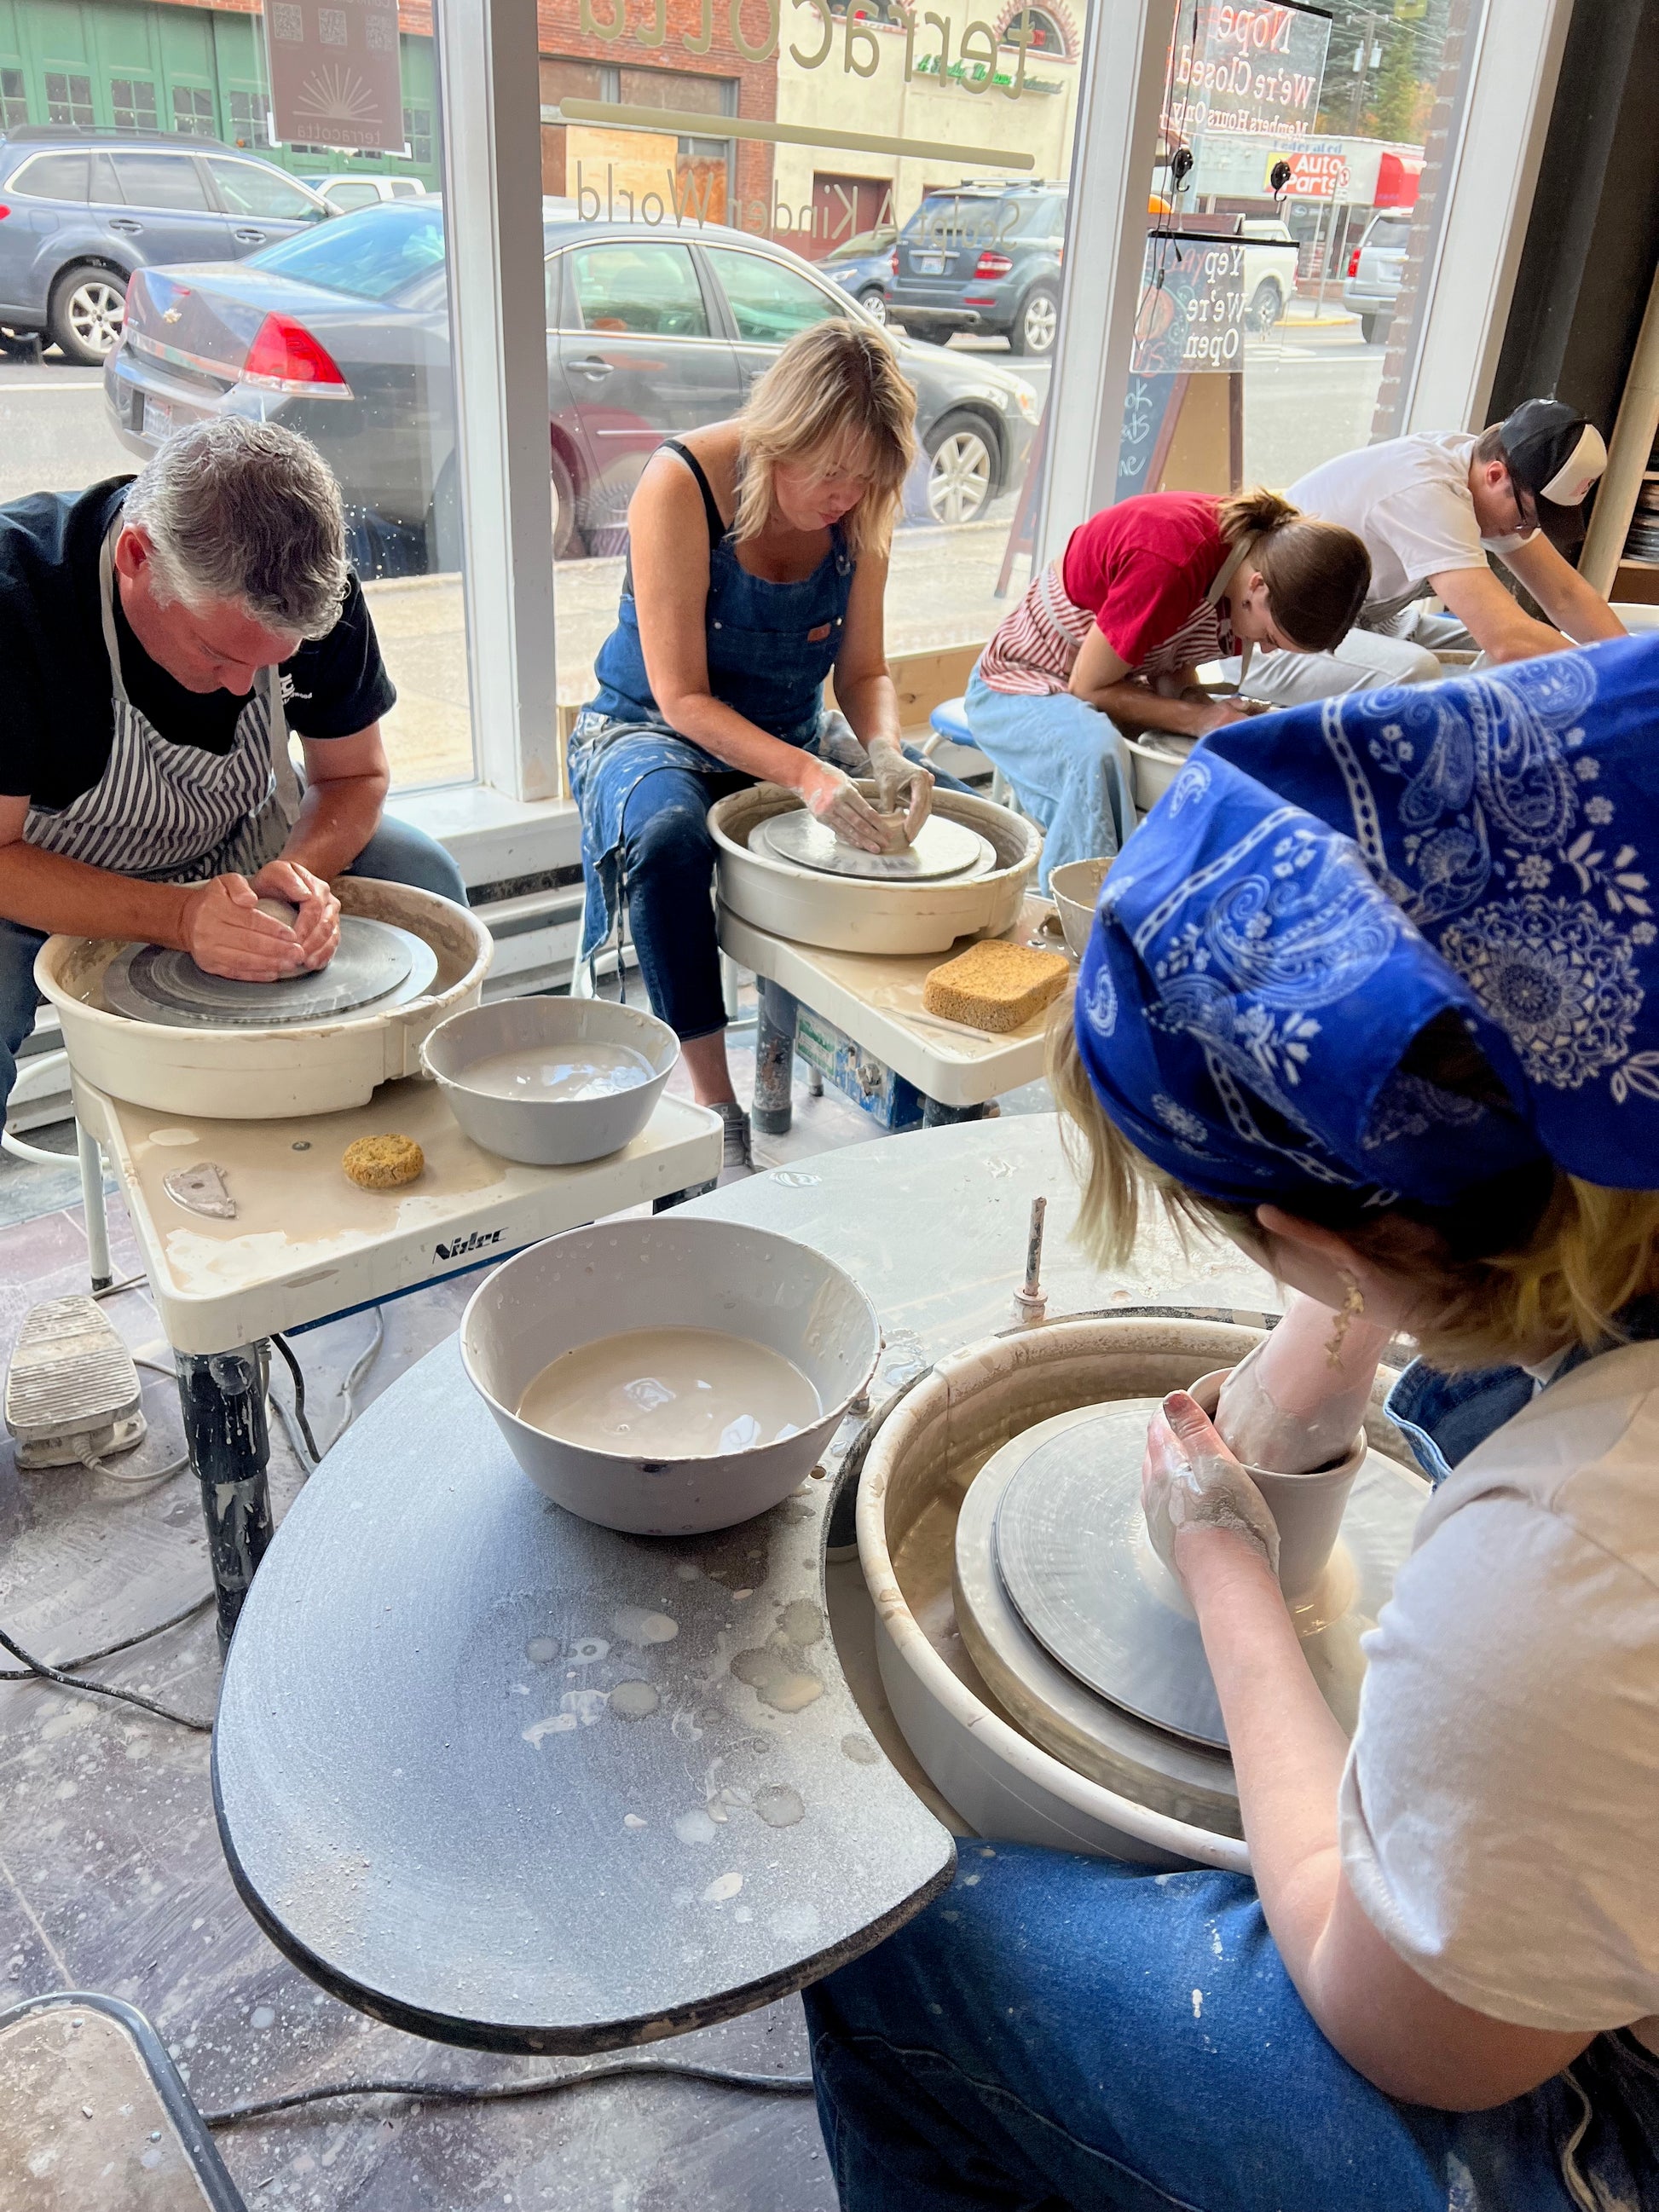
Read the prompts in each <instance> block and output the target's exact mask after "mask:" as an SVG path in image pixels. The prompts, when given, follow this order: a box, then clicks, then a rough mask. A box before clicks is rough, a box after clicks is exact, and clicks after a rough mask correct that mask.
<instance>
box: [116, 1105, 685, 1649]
mask: <svg viewBox="0 0 1659 2212" xmlns="http://www.w3.org/2000/svg"><path fill="white" fill-rule="evenodd" d="M74 1097H75V1114H76V1122H77V1124H78V1127H79V1131H80V1144H81V1159H82V1190H83V1192H84V1193H85V1195H86V1201H87V1222H88V1247H89V1249H90V1250H91V1253H92V1255H93V1273H94V1282H96V1279H97V1278H98V1276H99V1275H100V1274H102V1275H103V1276H104V1277H105V1278H106V1279H107V1276H108V1272H109V1260H108V1249H109V1248H108V1240H107V1237H106V1233H105V1225H104V1218H103V1190H104V1185H103V1174H102V1170H101V1168H100V1166H99V1164H98V1152H99V1150H100V1148H101V1150H102V1152H103V1153H104V1155H105V1157H106V1158H107V1159H108V1161H109V1164H110V1166H111V1169H112V1171H113V1173H114V1176H115V1180H116V1182H117V1184H118V1187H119V1188H120V1192H121V1195H122V1197H123V1199H124V1200H125V1202H126V1207H127V1212H128V1215H129V1217H130V1218H131V1223H132V1230H133V1234H134V1236H135V1237H136V1238H137V1243H138V1248H139V1250H140V1252H141V1254H142V1255H143V1266H144V1269H145V1272H146V1273H147V1275H148V1276H149V1290H150V1295H151V1297H152V1298H153V1300H154V1303H155V1310H156V1314H157V1316H158V1317H159V1319H160V1321H161V1328H162V1330H163V1332H164V1333H165V1334H166V1336H167V1342H168V1343H169V1344H170V1345H171V1346H172V1347H173V1355H174V1358H175V1361H176V1364H177V1366H178V1370H179V1402H180V1405H181V1407H182V1409H183V1413H184V1422H185V1443H186V1444H187V1446H188V1448H189V1451H190V1455H191V1465H192V1467H193V1468H194V1469H195V1471H196V1474H197V1476H198V1477H199V1478H200V1481H201V1486H202V1507H203V1511H204V1515H205V1516H206V1520H207V1528H208V1549H209V1555H210V1559H211V1562H212V1567H213V1579H214V1588H215V1591H216V1596H217V1600H218V1609H219V1637H220V1642H221V1644H228V1641H229V1638H230V1633H231V1631H232V1630H233V1629H234V1626H235V1625H236V1619H237V1615H238V1613H239V1612H240V1607H241V1604H242V1601H243V1599H244V1597H245V1596H246V1592H247V1589H248V1585H249V1583H250V1582H251V1581H252V1576H253V1571H254V1569H255V1568H256V1567H257V1566H258V1564H259V1561H260V1559H261V1558H262V1557H263V1555H264V1550H265V1547H266V1546H267V1545H268V1544H269V1542H270V1488H269V1483H268V1480H267V1476H266V1468H267V1464H268V1462H269V1458H270V1439H269V1436H268V1434H267V1431H266V1422H265V1393H264V1369H265V1364H266V1351H265V1347H266V1345H267V1344H268V1340H269V1339H270V1337H271V1336H272V1335H273V1334H276V1332H278V1331H283V1332H295V1331H299V1330H303V1329H307V1328H316V1327H318V1326H319V1324H320V1323H322V1322H325V1321H331V1320H334V1319H336V1318H337V1317H338V1316H340V1315H342V1314H346V1313H352V1312H355V1311H356V1310H358V1309H359V1308H360V1307H362V1306H368V1305H377V1304H383V1303H384V1302H385V1301H386V1300H387V1299H389V1298H393V1297H402V1296H404V1294H405V1293H406V1292H408V1291H415V1290H419V1289H421V1288H422V1287H423V1286H424V1285H427V1284H428V1283H433V1282H438V1281H441V1280H442V1279H444V1278H445V1277H446V1276H449V1275H457V1274H465V1273H466V1272H467V1271H468V1270H469V1269H471V1268H474V1267H481V1266H487V1265H489V1263H490V1262H491V1261H495V1260H499V1259H503V1258H505V1257H506V1255H507V1253H509V1252H512V1251H516V1250H517V1249H519V1248H520V1246H521V1245H525V1244H529V1243H534V1242H535V1241H536V1240H537V1239H538V1237H550V1236H552V1235H554V1234H555V1233H556V1231H559V1230H562V1229H574V1228H577V1227H579V1226H580V1225H581V1224H582V1223H584V1222H587V1221H594V1220H597V1219H599V1217H600V1216H602V1215H604V1214H607V1213H615V1212H619V1211H620V1210H621V1209H622V1208H623V1207H624V1206H637V1205H639V1204H641V1203H642V1202H643V1201H644V1200H647V1199H652V1198H656V1197H659V1196H660V1195H662V1194H665V1193H667V1192H669V1191H675V1190H684V1189H685V1188H687V1187H688V1186H689V1185H690V1184H693V1183H696V1182H704V1181H706V1180H708V1178H709V1177H711V1176H714V1175H717V1174H718V1173H719V1171H720V1144H721V1135H720V1117H719V1116H718V1115H715V1114H714V1113H712V1112H710V1111H709V1110H708V1109H707V1108H706V1107H702V1106H693V1105H691V1104H690V1103H688V1102H686V1101H684V1100H682V1099H678V1098H666V1097H665V1098H662V1099H660V1100H659V1102H658V1104H657V1108H656V1110H655V1112H654V1113H653V1115H652V1117H651V1120H650V1121H649V1122H648V1124H647V1127H646V1128H645V1129H644V1130H643V1131H642V1133H641V1134H640V1135H639V1136H638V1137H637V1138H635V1140H634V1142H633V1143H632V1144H631V1145H629V1146H626V1147H625V1148H624V1149H623V1151H622V1152H615V1153H612V1154H611V1157H610V1158H608V1159H602V1160H592V1161H589V1162H588V1163H587V1164H586V1165H584V1166H581V1167H574V1168H534V1167H524V1166H520V1165H519V1164H515V1163H514V1162H513V1161H511V1160H503V1159H499V1158H496V1157H495V1154H494V1153H492V1152H485V1151H484V1150H483V1147H482V1146H478V1145H475V1144H474V1143H473V1142H472V1140H471V1138H469V1137H467V1136H465V1134H464V1133H462V1131H461V1128H460V1126H459V1123H458V1122H457V1121H456V1120H455V1117H454V1115H453V1114H452V1113H451V1112H450V1110H449V1109H448V1107H447V1105H446V1104H445V1103H444V1100H443V1097H442V1096H441V1092H440V1091H439V1089H438V1086H437V1085H436V1084H435V1083H428V1082H425V1081H423V1080H422V1079H419V1078H416V1079H411V1080H410V1081H407V1082H400V1083H388V1084H384V1085H381V1087H380V1089H379V1090H378V1091H376V1092H375V1093H374V1097H373V1098H372V1099H371V1100H370V1101H369V1103H368V1105H367V1106H356V1107H352V1108H350V1109H348V1110H346V1111H344V1112H342V1113H337V1114H320V1115H307V1116H305V1117H302V1118H299V1119H295V1120H290V1121H211V1120H209V1119H207V1118H206V1117H205V1116H202V1115H192V1116H191V1119H190V1121H188V1122H185V1121H182V1120H181V1118H180V1117H179V1115H170V1114H164V1113H160V1112H157V1111H156V1110H155V1109H154V1108H153V1107H149V1106H134V1105H131V1104H129V1103H126V1102H125V1101H124V1100H121V1099H118V1098H112V1097H108V1096H107V1095H106V1093H105V1092H103V1091H98V1090H95V1089H94V1087H93V1086H92V1085H90V1084H88V1083H85V1082H82V1080H81V1079H79V1078H76V1080H75V1084H74ZM394 1129H395V1130H398V1131H400V1132H402V1133H404V1135H406V1136H410V1137H413V1138H414V1139H416V1142H417V1143H418V1144H419V1145H420V1146H421V1147H422V1151H423V1152H424V1153H425V1154H426V1160H427V1165H426V1169H425V1170H424V1172H423V1173H422V1176H420V1178H419V1180H418V1181H416V1182H414V1183H411V1184H410V1185H408V1186H407V1187H405V1188H403V1189H401V1190H390V1191H380V1190H359V1189H357V1188H356V1187H355V1186H354V1185H352V1184H351V1183H349V1182H348V1181H347V1180H346V1177H345V1175H344V1173H343V1170H342V1169H341V1166H340V1158H341V1155H342V1153H343V1152H344V1151H345V1148H346V1146H348V1145H349V1144H350V1143H351V1142H352V1141H353V1140H354V1139H356V1138H358V1137H363V1136H370V1135H373V1134H374V1133H377V1132H381V1131H386V1130H394ZM203 1161H211V1162H212V1163H213V1164H215V1165H216V1166H217V1167H218V1168H219V1169H220V1170H222V1176H223V1179H224V1183H225V1187H226V1188H227V1190H228V1193H229V1194H230V1196H231V1197H232V1199H233V1200H234V1204H235V1208H236V1211H235V1215H234V1218H232V1219H215V1218H210V1217H208V1216H204V1215H203V1214H201V1213H199V1212H192V1211H191V1210H190V1209H189V1208H187V1207H186V1206H183V1205H181V1204H180V1203H179V1200H177V1199H176V1198H174V1197H173V1196H172V1195H171V1194H169V1193H168V1191H167V1188H165V1182H166V1178H167V1176H171V1175H173V1174H174V1173H175V1171H176V1170H179V1169H182V1168H188V1167H191V1166H193V1165H195V1164H197V1163H199V1162H203Z"/></svg>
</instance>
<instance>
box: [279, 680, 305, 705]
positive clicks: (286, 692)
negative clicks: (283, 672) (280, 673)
mask: <svg viewBox="0 0 1659 2212" xmlns="http://www.w3.org/2000/svg"><path fill="white" fill-rule="evenodd" d="M281 689H282V695H283V706H285V707H286V706H287V705H288V704H289V702H290V701H291V700H295V699H309V698H310V696H312V695H311V693H310V692H309V691H299V690H295V684H294V678H292V677H291V676H284V677H283V679H282V685H281Z"/></svg>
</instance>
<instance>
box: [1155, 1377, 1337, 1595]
mask: <svg viewBox="0 0 1659 2212" xmlns="http://www.w3.org/2000/svg"><path fill="white" fill-rule="evenodd" d="M1230 1373H1231V1369H1228V1368H1218V1369H1216V1370H1214V1372H1213V1373H1212V1374H1209V1375H1201V1376H1200V1377H1199V1379H1198V1381H1197V1382H1196V1383H1194V1385H1193V1387H1192V1390H1191V1393H1190V1395H1191V1396H1193V1397H1194V1398H1195V1399H1196V1400H1197V1401H1198V1402H1199V1404H1200V1406H1201V1407H1203V1408H1204V1411H1205V1412H1206V1413H1207V1414H1209V1416H1210V1418H1211V1419H1212V1420H1213V1419H1214V1418H1215V1409H1216V1406H1217V1403H1218V1400H1219V1399H1220V1396H1221V1386H1222V1384H1223V1383H1225V1381H1226V1379H1227V1376H1228V1375H1229V1374H1230ZM1366 1450H1367V1444H1366V1439H1365V1431H1364V1429H1361V1430H1360V1431H1359V1433H1358V1436H1357V1437H1355V1438H1354V1440H1353V1443H1352V1445H1351V1446H1350V1447H1349V1449H1348V1450H1347V1451H1346V1453H1345V1454H1344V1455H1343V1456H1342V1458H1340V1460H1337V1461H1336V1462H1334V1464H1333V1465H1331V1466H1329V1467H1318V1468H1314V1469H1313V1471H1312V1473H1311V1474H1275V1473H1274V1472H1273V1470H1272V1469H1271V1468H1261V1467H1252V1466H1250V1465H1249V1462H1248V1461H1247V1462H1244V1463H1243V1464H1244V1469H1245V1472H1246V1474H1248V1475H1249V1478H1250V1480H1251V1481H1252V1482H1254V1483H1255V1486H1256V1488H1257V1489H1258V1490H1259V1491H1260V1492H1261V1495H1262V1496H1263V1498H1266V1499H1267V1510H1268V1511H1269V1512H1270V1513H1271V1514H1272V1515H1273V1520H1274V1522H1275V1523H1276V1524H1277V1526H1278V1529H1279V1588H1280V1589H1282V1590H1283V1591H1284V1593H1285V1603H1286V1604H1287V1605H1288V1606H1289V1607H1291V1610H1292V1612H1294V1613H1307V1612H1309V1611H1310V1610H1311V1611H1312V1612H1314V1613H1316V1614H1321V1615H1323V1614H1326V1613H1329V1612H1340V1610H1341V1609H1342V1607H1343V1606H1344V1605H1345V1604H1346V1595H1342V1596H1340V1598H1339V1599H1338V1601H1337V1602H1336V1604H1335V1605H1334V1606H1329V1607H1328V1606H1326V1605H1323V1604H1320V1603H1318V1602H1317V1601H1318V1600H1319V1599H1320V1598H1321V1597H1322V1595H1323V1590H1322V1585H1323V1584H1324V1582H1325V1579H1326V1572H1327V1570H1328V1567H1329V1565H1330V1564H1331V1554H1332V1553H1333V1552H1334V1550H1335V1549H1336V1539H1337V1533H1338V1531H1339V1530H1340V1528H1341V1526H1342V1516H1343V1515H1344V1514H1345V1513H1346V1511H1347V1510H1348V1493H1349V1492H1350V1491H1351V1490H1352V1488H1353V1485H1354V1477H1355V1476H1356V1475H1357V1474H1358V1472H1359V1470H1360V1468H1362V1467H1363V1466H1364V1462H1365V1453H1366ZM1298 1626H1301V1624H1300V1622H1298ZM1304 1632H1305V1631H1304Z"/></svg>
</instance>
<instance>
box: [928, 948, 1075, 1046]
mask: <svg viewBox="0 0 1659 2212" xmlns="http://www.w3.org/2000/svg"><path fill="white" fill-rule="evenodd" d="M1070 974H1071V963H1069V962H1068V961H1067V959H1066V956H1065V954H1064V953H1063V952H1035V951H1032V949H1031V948H1030V945H1010V944H1009V943H1007V942H1006V939H1002V938H992V939H988V940H987V941H986V942H985V943H983V944H980V945H969V948H968V950H967V951H965V952H958V953H957V956H956V957H955V958H954V959H951V960H945V961H943V962H941V963H940V964H939V966H938V967H937V968H935V969H933V972H932V974H931V975H929V976H928V978H927V981H926V983H925V984H924V985H923V986H922V994H921V998H922V1004H923V1005H924V1006H926V1007H927V1011H928V1012H929V1013H931V1014H939V1015H942V1016H943V1017H944V1018H945V1020H947V1021H958V1022H966V1023H969V1024H971V1025H972V1026H974V1027H975V1028H982V1029H987V1030H994V1031H995V1032H996V1033H998V1034H999V1035H1001V1034H1005V1033H1006V1031H1008V1030H1017V1029H1023V1028H1024V1025H1025V1024H1026V1023H1027V1022H1029V1021H1030V1020H1031V1019H1032V1018H1033V1017H1034V1016H1036V1015H1037V1014H1040V1013H1041V1012H1042V1010H1043V1008H1044V1007H1045V1006H1050V1005H1052V1004H1053V1002H1054V1000H1056V999H1057V998H1058V997H1059V996H1060V993H1061V992H1062V991H1063V990H1064V989H1065V987H1066V980H1067V978H1068V977H1069V975H1070Z"/></svg>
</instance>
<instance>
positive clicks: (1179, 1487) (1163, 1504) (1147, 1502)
mask: <svg viewBox="0 0 1659 2212" xmlns="http://www.w3.org/2000/svg"><path fill="white" fill-rule="evenodd" d="M1140 1498H1141V1504H1142V1505H1143V1506H1144V1507H1145V1509H1146V1526H1147V1528H1148V1530H1149V1531H1150V1533H1151V1535H1152V1548H1153V1550H1154V1551H1155V1552H1156V1553H1158V1557H1159V1559H1162V1560H1163V1562H1164V1565H1165V1566H1166V1567H1168V1569H1169V1570H1170V1573H1171V1574H1172V1575H1173V1576H1174V1577H1175V1578H1176V1581H1177V1582H1184V1580H1185V1577H1184V1576H1183V1575H1182V1568H1181V1553H1182V1536H1183V1535H1184V1534H1186V1533H1187V1532H1188V1530H1191V1529H1194V1528H1225V1529H1229V1530H1231V1531H1232V1532H1233V1534H1237V1535H1238V1536H1241V1537H1243V1539H1244V1541H1246V1542H1247V1543H1249V1544H1251V1545H1253V1546H1254V1547H1255V1549H1256V1550H1257V1551H1258V1552H1259V1553H1261V1557H1262V1558H1263V1559H1265V1560H1266V1561H1267V1565H1268V1566H1269V1567H1270V1568H1271V1569H1272V1571H1273V1573H1274V1574H1277V1573H1278V1572H1279V1529H1278V1527H1277V1525H1276V1523H1275V1522H1274V1520H1273V1515H1272V1514H1271V1513H1270V1512H1269V1511H1268V1510H1267V1500H1266V1498H1263V1496H1262V1495H1261V1492H1260V1491H1259V1490H1258V1489H1257V1488H1256V1486H1255V1483H1253V1482H1252V1481H1251V1480H1250V1478H1249V1475H1248V1474H1246V1473H1245V1472H1244V1469H1243V1468H1242V1467H1241V1466H1240V1465H1239V1463H1238V1462H1237V1460H1236V1459H1235V1458H1234V1456H1233V1455H1232V1454H1231V1452H1230V1451H1229V1450H1228V1449H1227V1447H1226V1445H1225V1444H1224V1443H1222V1441H1221V1438H1220V1437H1218V1435H1217V1434H1216V1431H1215V1429H1214V1426H1213V1425H1212V1423H1211V1421H1210V1419H1209V1417H1208V1416H1207V1415H1206V1413H1205V1412H1204V1410H1203V1408H1202V1407H1200V1405H1199V1403H1198V1401H1197V1400H1196V1399H1195V1398H1189V1397H1188V1395H1187V1393H1186V1392H1185V1391H1184V1390H1174V1391H1171V1392H1170V1395H1169V1396H1168V1397H1167V1398H1166V1399H1165V1400H1164V1404H1163V1406H1162V1407H1161V1408H1160V1409H1159V1411H1158V1413H1155V1414H1154V1415H1153V1416H1152V1424H1151V1425H1150V1426H1149V1427H1148V1429H1147V1431H1146V1458H1145V1459H1144V1460H1143V1461H1142V1462H1141V1466H1140Z"/></svg>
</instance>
